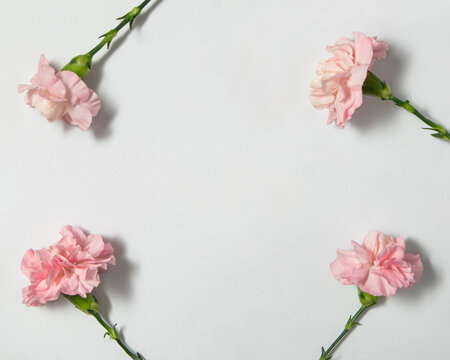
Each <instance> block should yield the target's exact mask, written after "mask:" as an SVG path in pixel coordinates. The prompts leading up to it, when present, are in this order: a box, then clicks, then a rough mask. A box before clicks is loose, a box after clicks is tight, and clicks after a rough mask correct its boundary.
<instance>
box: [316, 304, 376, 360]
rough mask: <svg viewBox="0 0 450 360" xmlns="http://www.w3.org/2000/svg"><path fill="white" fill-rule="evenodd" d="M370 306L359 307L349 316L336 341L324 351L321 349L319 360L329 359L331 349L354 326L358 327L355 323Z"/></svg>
mask: <svg viewBox="0 0 450 360" xmlns="http://www.w3.org/2000/svg"><path fill="white" fill-rule="evenodd" d="M370 306H371V305H369V306H367V305H361V307H360V308H359V310H358V311H357V312H356V314H355V315H353V316H350V318H349V319H348V321H347V324H346V325H345V328H344V330H343V331H342V332H341V334H340V335H339V336H338V337H337V338H336V340H334V341H333V343H332V344H331V345H330V347H329V348H328V349H327V350H326V351H325V349H324V348H323V347H322V355H321V356H320V359H319V360H329V359H331V355H330V353H331V352H332V351H333V349H334V348H335V347H336V345H337V344H339V343H340V342H341V340H342V339H343V338H344V337H345V335H347V333H349V332H350V330H351V329H353V327H354V326H355V325H359V323H358V322H357V320H358V318H359V317H360V316H361V315H362V314H363V313H364V312H365V311H366V310H367V309H368V308H369V307H370Z"/></svg>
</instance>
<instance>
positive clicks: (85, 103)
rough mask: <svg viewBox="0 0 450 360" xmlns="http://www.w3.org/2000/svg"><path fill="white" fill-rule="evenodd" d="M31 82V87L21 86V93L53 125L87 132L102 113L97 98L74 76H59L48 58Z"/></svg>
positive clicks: (63, 74) (42, 60)
mask: <svg viewBox="0 0 450 360" xmlns="http://www.w3.org/2000/svg"><path fill="white" fill-rule="evenodd" d="M30 82H31V84H30V85H23V84H21V85H19V86H18V87H17V90H18V91H19V92H20V93H22V92H24V91H26V94H25V103H26V104H28V105H30V106H31V107H33V108H36V109H37V110H39V111H40V112H41V113H42V114H43V115H44V116H45V117H46V118H47V120H48V121H50V122H53V121H55V120H56V119H62V120H64V121H65V122H67V123H69V124H72V125H76V126H78V127H79V128H80V129H82V130H87V129H88V128H89V126H90V125H91V123H92V117H94V116H96V115H97V114H98V112H99V111H100V99H99V98H98V96H97V94H96V93H95V92H94V91H93V90H91V89H89V88H88V87H87V85H86V84H85V83H84V81H83V80H81V78H80V77H79V76H78V75H77V74H75V73H74V72H72V71H59V72H56V70H55V69H54V68H53V67H51V66H50V65H49V63H48V60H47V59H46V58H45V56H44V55H41V58H40V59H39V64H38V71H37V73H36V75H34V76H33V78H32V79H31V81H30Z"/></svg>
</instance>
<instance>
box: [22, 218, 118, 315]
mask: <svg viewBox="0 0 450 360" xmlns="http://www.w3.org/2000/svg"><path fill="white" fill-rule="evenodd" d="M60 234H61V236H62V237H61V240H59V241H58V242H57V243H56V244H54V245H52V246H50V247H49V248H48V249H45V248H44V249H40V250H33V249H29V250H28V251H27V252H26V253H25V255H24V257H23V259H22V263H21V269H22V272H23V273H24V274H25V276H27V277H28V278H29V279H30V285H29V286H27V287H25V288H24V289H23V291H22V295H23V303H24V304H25V305H27V306H40V305H43V304H45V303H46V302H47V301H51V300H56V299H57V298H58V297H59V294H60V293H63V294H66V295H80V296H82V297H86V294H87V293H90V292H91V291H92V290H93V289H94V287H96V286H98V284H99V283H100V277H99V271H100V270H106V269H107V267H108V264H110V265H114V264H115V258H114V256H113V248H112V246H111V244H110V243H105V242H104V241H103V239H102V237H101V235H89V236H86V235H85V234H84V233H83V231H82V230H81V229H79V228H77V227H71V226H64V227H63V228H62V230H61V232H60Z"/></svg>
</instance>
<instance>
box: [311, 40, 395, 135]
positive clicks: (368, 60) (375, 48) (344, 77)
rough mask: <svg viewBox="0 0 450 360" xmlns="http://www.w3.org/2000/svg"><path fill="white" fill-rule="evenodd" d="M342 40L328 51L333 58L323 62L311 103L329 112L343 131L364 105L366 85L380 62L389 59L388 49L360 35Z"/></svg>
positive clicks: (381, 42)
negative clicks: (357, 110)
mask: <svg viewBox="0 0 450 360" xmlns="http://www.w3.org/2000/svg"><path fill="white" fill-rule="evenodd" d="M353 36H354V39H349V38H342V39H340V40H338V41H337V42H336V44H335V45H333V46H328V47H327V50H328V51H329V52H330V53H331V54H332V55H333V56H332V57H331V58H329V59H327V60H325V61H322V62H321V63H320V64H319V66H318V68H317V76H316V78H315V79H314V80H313V81H312V82H311V86H310V97H309V98H310V100H311V103H312V105H313V106H314V107H315V108H316V109H328V110H329V116H328V123H332V122H333V121H336V124H337V125H339V126H340V127H341V128H343V127H344V125H345V123H346V122H347V121H348V120H349V119H350V118H351V117H352V115H353V113H354V112H355V110H356V109H357V108H358V107H360V106H361V104H362V97H363V93H362V85H363V83H364V80H365V79H366V77H367V71H368V70H370V69H371V68H372V66H373V64H374V63H375V61H376V60H379V59H383V58H384V57H385V56H386V51H387V50H388V45H387V43H386V42H384V41H378V40H377V39H376V37H368V36H366V35H364V34H363V33H360V32H354V33H353Z"/></svg>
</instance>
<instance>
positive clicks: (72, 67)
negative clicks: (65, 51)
mask: <svg viewBox="0 0 450 360" xmlns="http://www.w3.org/2000/svg"><path fill="white" fill-rule="evenodd" d="M150 1H151V0H145V1H144V2H143V3H142V4H140V5H138V6H136V7H134V8H133V9H131V11H130V12H128V13H126V14H125V15H124V16H122V17H120V18H118V19H117V20H122V21H121V22H120V24H119V25H117V26H116V27H115V28H114V29H112V30H109V31H108V32H107V33H105V34H103V35H101V36H100V37H101V38H103V39H102V41H100V43H99V44H98V45H97V46H96V47H94V48H93V49H92V50H91V51H89V52H87V53H86V54H83V55H78V56H75V57H74V58H72V60H70V62H69V63H68V64H67V65H66V66H64V67H63V68H62V70H66V71H72V72H74V73H75V74H77V75H78V76H79V77H80V79H84V78H85V77H86V75H87V73H88V72H89V71H90V70H91V65H92V58H93V57H94V55H95V54H96V53H97V52H99V51H100V49H102V48H103V46H105V45H106V47H107V48H109V45H111V42H112V41H113V39H114V38H115V37H116V35H117V33H118V32H119V31H120V29H122V28H123V27H124V26H125V25H126V24H130V29H131V28H132V26H133V22H134V20H135V19H136V18H137V17H138V16H139V14H140V13H141V11H142V9H143V8H144V7H145V6H146V5H147V4H148V3H149V2H150Z"/></svg>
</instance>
